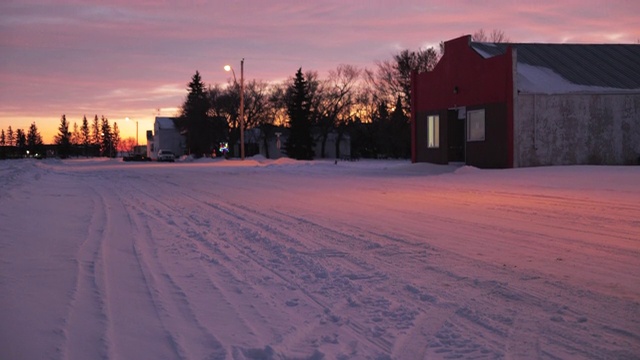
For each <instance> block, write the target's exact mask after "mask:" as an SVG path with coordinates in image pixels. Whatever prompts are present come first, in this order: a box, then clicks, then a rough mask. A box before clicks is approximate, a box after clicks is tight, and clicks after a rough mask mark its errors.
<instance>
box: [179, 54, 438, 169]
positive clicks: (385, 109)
mask: <svg viewBox="0 0 640 360" xmlns="http://www.w3.org/2000/svg"><path fill="white" fill-rule="evenodd" d="M439 58H440V53H439V52H438V51H436V49H434V48H427V49H420V50H418V51H409V50H404V51H401V52H399V53H398V54H396V55H394V56H393V59H392V60H388V61H383V62H379V63H377V64H376V69H375V70H370V69H359V68H357V67H356V66H352V65H339V66H337V67H336V68H335V69H333V70H331V71H329V73H328V76H327V77H326V78H323V79H322V78H320V77H319V75H318V73H317V72H316V71H306V72H304V71H303V70H302V68H299V69H298V70H297V72H296V73H295V74H294V75H293V76H291V77H290V78H289V79H287V80H285V81H283V82H281V83H275V84H274V83H267V82H265V81H258V80H249V81H248V82H247V84H246V85H245V86H244V93H243V98H244V116H245V119H244V129H243V130H245V131H246V130H248V129H260V133H261V134H262V137H261V139H253V140H251V141H254V143H251V141H250V142H249V143H247V145H248V146H251V145H254V147H253V148H254V151H253V153H255V152H256V151H257V145H259V144H257V143H255V142H260V141H263V142H266V141H267V140H268V139H269V138H273V136H274V132H276V131H278V127H279V126H284V127H286V128H288V138H287V141H286V143H285V144H284V150H285V152H286V153H287V154H288V155H289V156H290V157H292V158H296V159H309V158H311V157H313V155H314V152H315V149H314V147H315V146H316V144H317V146H319V147H320V148H319V154H320V156H321V157H325V154H326V153H327V149H326V146H328V141H327V140H328V139H329V134H330V133H334V134H337V137H338V141H337V142H336V144H339V140H340V139H342V138H343V137H344V136H345V135H349V137H350V139H351V154H352V156H357V157H394V158H408V157H409V156H410V143H411V141H410V133H411V132H410V127H409V119H410V105H411V92H410V86H411V72H413V71H417V72H423V71H430V70H431V69H433V67H434V66H435V65H436V63H437V61H438V59H439ZM239 106H240V85H239V84H237V83H236V82H235V81H233V82H231V81H230V82H229V83H227V84H224V85H223V84H214V85H209V86H205V84H204V83H203V82H202V78H201V76H200V74H199V72H198V71H196V73H195V74H194V75H193V76H192V78H191V82H189V84H188V95H187V97H186V99H185V101H184V103H183V104H182V106H181V108H180V109H181V110H180V114H179V116H178V119H177V122H176V123H177V125H178V127H179V129H180V130H181V132H182V133H184V134H185V135H186V143H187V144H186V145H187V150H188V152H189V153H190V154H193V155H195V156H200V155H203V154H210V153H211V152H212V151H215V148H216V147H217V144H218V143H219V142H221V141H228V142H229V143H231V144H236V143H238V141H239V134H240V121H239ZM265 145H266V143H265ZM336 147H337V145H336ZM264 148H267V147H266V146H265V147H264ZM232 151H233V150H232ZM251 153H252V152H251V151H249V155H251ZM234 155H236V156H237V154H234ZM336 155H337V156H339V148H337V149H336ZM267 156H269V154H267Z"/></svg>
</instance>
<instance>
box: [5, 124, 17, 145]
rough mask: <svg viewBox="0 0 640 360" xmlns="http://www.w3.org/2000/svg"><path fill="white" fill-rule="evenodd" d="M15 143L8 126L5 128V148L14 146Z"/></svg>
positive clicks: (12, 133)
mask: <svg viewBox="0 0 640 360" xmlns="http://www.w3.org/2000/svg"><path fill="white" fill-rule="evenodd" d="M15 141H16V138H15V134H14V132H13V129H12V128H11V126H9V127H8V128H7V146H14V145H15Z"/></svg>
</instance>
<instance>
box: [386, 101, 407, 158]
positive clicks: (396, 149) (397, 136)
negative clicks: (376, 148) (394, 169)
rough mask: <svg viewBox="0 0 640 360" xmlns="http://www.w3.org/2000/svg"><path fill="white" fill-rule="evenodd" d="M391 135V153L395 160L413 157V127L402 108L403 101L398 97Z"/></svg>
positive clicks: (391, 123) (391, 122)
mask: <svg viewBox="0 0 640 360" xmlns="http://www.w3.org/2000/svg"><path fill="white" fill-rule="evenodd" d="M389 125H390V128H389V134H390V135H391V143H390V145H391V153H390V155H391V156H392V157H394V158H409V157H411V126H410V124H409V118H408V117H407V116H406V115H405V113H404V110H403V108H402V99H401V97H400V96H398V100H397V101H396V106H395V108H394V110H393V112H392V113H391V119H390V124H389Z"/></svg>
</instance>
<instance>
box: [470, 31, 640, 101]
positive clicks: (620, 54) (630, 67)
mask: <svg viewBox="0 0 640 360" xmlns="http://www.w3.org/2000/svg"><path fill="white" fill-rule="evenodd" d="M508 46H513V47H514V48H516V49H517V51H518V63H523V64H528V65H532V66H540V67H546V68H549V69H551V70H553V71H554V72H555V73H557V74H559V75H560V76H562V77H563V78H565V79H567V80H568V81H570V82H572V83H574V84H578V85H586V86H598V87H606V88H615V89H628V90H632V89H638V90H640V45H635V44H535V43H534V44H520V43H517V44H508V43H475V42H472V43H471V47H472V48H473V49H474V50H476V51H477V52H478V53H479V54H480V55H483V56H487V55H488V56H489V57H493V56H496V55H501V54H504V53H505V52H506V50H507V47H508Z"/></svg>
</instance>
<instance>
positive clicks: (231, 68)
mask: <svg viewBox="0 0 640 360" xmlns="http://www.w3.org/2000/svg"><path fill="white" fill-rule="evenodd" d="M224 70H225V71H231V73H232V74H233V82H234V83H235V84H236V85H238V80H236V72H235V71H233V67H231V66H230V65H225V66H224ZM239 117H240V119H239V123H240V159H242V160H244V58H242V60H240V110H239Z"/></svg>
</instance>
